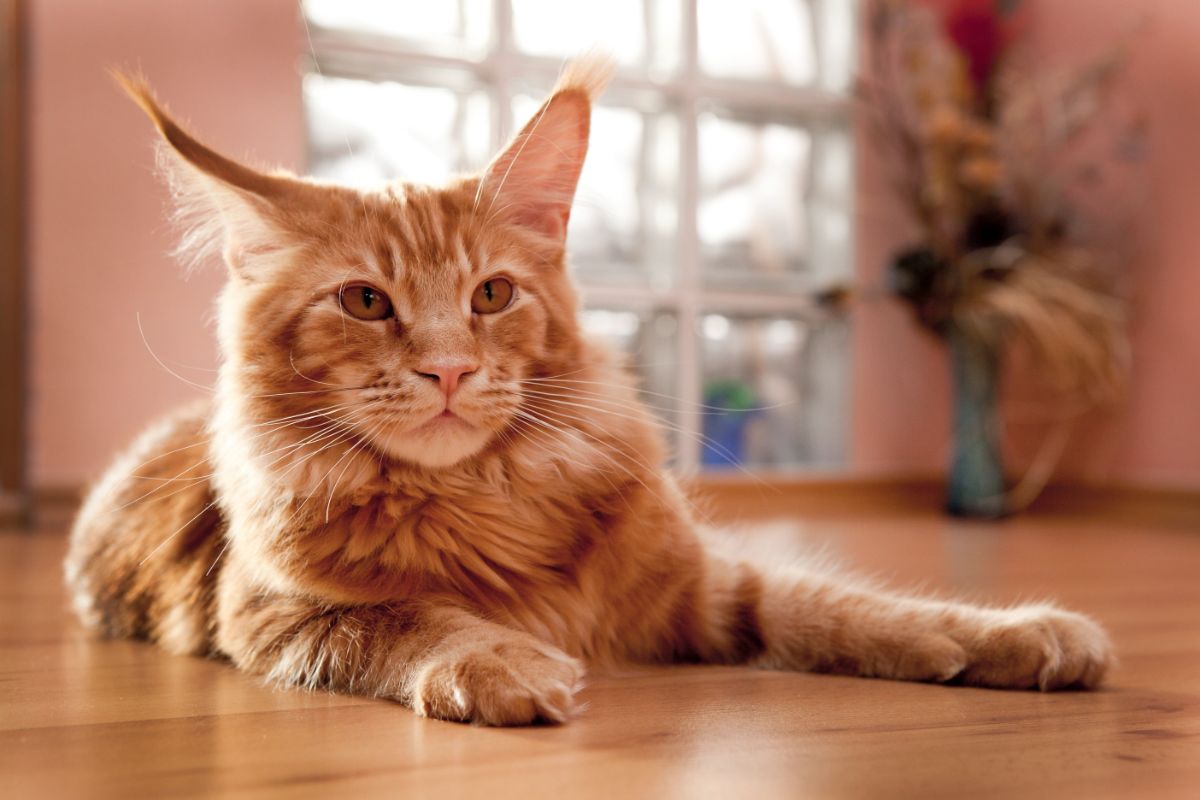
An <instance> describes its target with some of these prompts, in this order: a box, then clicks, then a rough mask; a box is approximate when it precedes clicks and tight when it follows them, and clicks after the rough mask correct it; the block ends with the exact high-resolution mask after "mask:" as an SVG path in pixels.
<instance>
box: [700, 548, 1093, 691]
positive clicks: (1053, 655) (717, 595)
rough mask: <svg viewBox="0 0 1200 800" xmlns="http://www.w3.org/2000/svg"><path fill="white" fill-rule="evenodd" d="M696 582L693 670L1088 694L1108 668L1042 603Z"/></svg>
mask: <svg viewBox="0 0 1200 800" xmlns="http://www.w3.org/2000/svg"><path fill="white" fill-rule="evenodd" d="M702 582H703V588H702V589H701V590H700V591H698V592H695V593H694V594H693V595H692V596H693V597H696V598H698V600H697V602H696V604H695V609H694V621H695V622H694V624H693V625H692V626H691V627H692V629H693V630H695V631H696V633H695V634H694V635H693V636H692V639H691V641H690V642H689V644H690V645H691V649H693V650H694V655H696V656H699V657H700V658H702V659H704V660H710V661H719V662H726V663H746V662H749V663H756V664H759V665H762V666H766V667H771V668H778V669H794V670H804V671H814V672H833V673H839V674H846V675H862V676H868V677H877V678H893V679H897V680H914V681H939V682H945V681H950V680H958V681H961V682H963V683H966V684H969V685H973V686H991V687H998V688H1013V689H1026V688H1032V687H1037V688H1040V689H1042V690H1051V689H1059V688H1064V687H1068V686H1079V687H1084V688H1089V687H1093V686H1096V685H1097V684H1099V682H1100V681H1101V679H1102V678H1103V677H1104V673H1105V671H1106V670H1107V668H1108V666H1109V665H1110V663H1111V662H1112V646H1111V644H1110V642H1109V639H1108V636H1107V635H1106V634H1105V633H1104V631H1103V629H1101V628H1100V626H1099V625H1097V624H1096V623H1095V622H1093V621H1092V620H1090V619H1088V618H1087V617H1085V616H1083V615H1081V614H1075V613H1072V612H1069V611H1063V610H1061V609H1058V608H1055V607H1054V606H1051V605H1046V604H1039V605H1027V606H1019V607H1016V608H1010V609H996V608H983V607H977V606H971V605H966V604H961V603H950V602H941V601H934V600H924V599H917V598H912V597H904V596H901V595H897V594H891V593H888V592H882V591H878V590H875V589H873V588H870V587H867V586H864V585H861V584H856V583H854V582H853V581H847V580H841V579H838V578H834V577H829V576H821V575H819V574H812V573H806V572H795V573H791V574H788V573H772V574H764V573H762V572H760V571H759V570H757V569H756V568H754V567H752V566H750V565H747V564H741V563H730V562H727V561H723V560H720V559H717V558H710V559H709V560H708V561H707V564H706V570H705V571H704V577H703V579H702Z"/></svg>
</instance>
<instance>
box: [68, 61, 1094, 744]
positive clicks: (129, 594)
mask: <svg viewBox="0 0 1200 800" xmlns="http://www.w3.org/2000/svg"><path fill="white" fill-rule="evenodd" d="M608 71H609V68H608V67H607V66H606V64H605V63H604V62H603V61H601V60H598V59H582V60H578V61H576V62H573V63H571V64H570V65H568V67H567V68H566V69H565V71H564V72H563V74H562V77H561V79H560V80H559V82H558V85H557V86H556V88H555V89H554V91H553V92H552V94H551V95H550V97H549V98H548V99H547V100H546V101H545V103H544V104H543V105H542V106H541V108H540V110H539V111H538V112H537V114H536V115H535V116H534V117H533V119H531V120H530V121H529V122H528V124H526V125H525V127H524V129H522V131H521V132H520V133H519V134H518V135H517V136H516V138H515V139H513V141H512V143H511V144H510V145H509V146H508V147H507V149H505V150H504V151H503V152H502V153H500V155H498V156H497V157H496V159H495V160H494V161H493V162H492V163H491V164H490V165H489V166H488V167H487V168H486V169H485V170H483V172H481V173H480V174H478V175H473V176H470V177H463V178H459V179H456V180H453V181H451V182H450V183H448V184H447V185H445V186H441V187H429V186H417V185H411V184H404V183H394V184H391V185H389V186H387V187H386V188H382V189H379V190H376V191H357V190H353V189H349V188H343V187H340V186H335V185H329V184H325V183H318V182H315V181H311V180H305V179H301V178H297V177H295V176H293V175H290V174H286V173H281V172H274V173H263V172H259V171H255V170H253V169H250V168H248V167H246V166H243V165H242V164H239V163H236V162H234V161H232V160H230V159H228V158H226V157H224V156H222V155H220V154H218V153H216V152H214V151H213V150H211V149H209V148H208V147H206V146H205V145H203V144H201V143H200V142H199V141H197V140H196V139H195V138H193V137H192V136H191V135H190V134H189V133H187V132H186V131H185V130H184V129H183V128H181V127H180V126H179V125H178V124H176V123H175V122H174V121H173V120H172V119H171V118H170V117H169V116H168V115H167V113H166V112H165V111H164V110H163V109H162V108H161V107H160V106H159V105H158V103H157V102H156V101H155V99H154V98H153V96H152V94H151V92H150V90H149V89H148V88H147V87H146V85H144V84H143V83H142V82H140V81H136V80H131V79H125V81H124V83H125V88H126V90H127V91H128V92H129V93H130V95H132V97H133V98H134V99H135V100H136V101H137V102H138V103H139V104H140V105H141V107H142V109H143V110H144V111H145V112H146V113H147V114H148V115H149V116H150V118H151V120H152V121H153V122H154V124H155V125H156V127H157V129H158V131H159V133H160V134H161V135H162V138H163V140H164V144H163V145H162V147H161V151H162V160H163V165H164V167H165V169H166V172H167V174H168V175H169V177H170V181H171V186H172V188H173V190H174V194H175V198H176V201H177V204H178V208H179V210H180V214H181V215H182V217H183V219H184V222H185V223H186V224H187V226H188V227H187V233H186V235H185V238H184V249H185V252H186V253H187V254H188V255H190V256H191V257H193V258H198V257H202V256H204V255H206V254H207V253H209V252H212V251H219V252H220V253H221V254H222V256H223V258H224V261H225V263H226V264H227V265H228V281H227V283H226V285H225V287H224V290H223V292H222V294H221V296H220V301H219V336H220V344H221V351H222V356H223V361H222V363H221V367H220V372H219V376H218V380H217V387H216V392H215V396H214V397H213V399H212V400H211V401H210V402H204V403H201V404H198V405H196V406H194V407H192V408H188V409H185V410H182V411H180V412H179V413H177V414H175V415H174V416H172V417H170V418H169V419H167V420H165V421H163V422H161V423H159V424H157V425H155V426H154V427H152V428H150V429H149V430H148V431H147V432H146V433H144V434H143V435H142V436H141V438H140V439H138V440H137V442H136V443H135V444H134V445H133V446H132V447H131V448H130V449H129V450H128V451H127V452H126V453H125V454H124V455H122V456H121V457H120V458H119V459H118V460H117V461H116V463H115V464H114V465H112V467H110V469H109V470H108V472H107V474H106V475H105V476H104V477H103V479H102V480H101V481H100V482H99V483H98V484H97V485H96V486H95V488H94V489H93V490H92V492H91V494H90V496H89V497H88V498H87V501H86V503H85V504H84V506H83V508H82V510H81V512H80V514H79V517H78V520H77V522H76V524H75V527H74V531H73V533H72V537H71V545H70V553H69V555H68V558H67V579H68V583H69V586H70V588H71V590H72V592H73V597H74V604H75V607H76V609H77V611H78V614H79V616H80V617H81V619H82V620H83V621H84V622H85V623H86V624H87V625H88V626H91V627H93V628H96V629H99V630H100V631H103V632H104V633H106V634H108V635H112V636H129V637H144V638H147V639H150V640H153V641H155V642H157V643H159V644H160V645H162V646H163V647H165V648H166V649H168V650H170V651H173V652H176V653H192V654H197V655H210V656H218V657H224V658H228V659H229V660H230V661H232V662H233V663H234V664H236V665H237V666H238V667H240V668H242V669H244V670H248V671H250V672H252V673H256V674H259V675H262V676H265V677H267V678H269V679H272V680H274V681H278V682H280V683H283V684H290V685H301V686H308V687H326V688H328V689H332V690H335V691H343V692H356V693H362V694H367V695H374V696H379V697H385V698H391V699H394V700H398V701H400V702H402V703H404V704H406V705H408V706H410V707H412V708H413V709H414V710H416V711H417V713H419V714H424V715H428V716H431V717H439V718H443V719H451V720H471V721H476V722H482V723H490V724H496V725H503V724H521V723H528V722H532V721H535V720H548V721H556V722H561V721H563V720H566V719H568V718H569V717H570V716H571V714H572V708H573V697H574V695H575V692H576V690H577V687H578V686H579V683H580V680H581V678H582V677H583V674H584V665H585V664H586V663H596V664H605V663H614V662H668V661H691V662H695V661H702V662H718V663H725V664H752V665H758V666H762V667H770V668H777V669H793V670H816V671H823V672H836V673H842V674H853V675H864V676H874V677H880V678H895V679H902V680H917V681H950V680H956V681H959V682H962V683H966V684H971V685H979V686H994V687H1011V688H1026V687H1038V688H1041V689H1057V688H1060V687H1064V686H1069V685H1076V686H1082V687H1091V686H1095V685H1096V684H1097V683H1098V682H1099V681H1100V680H1101V678H1102V676H1103V675H1104V672H1105V669H1106V667H1107V666H1108V664H1109V661H1110V645H1109V643H1108V640H1107V638H1106V636H1105V634H1104V632H1103V631H1102V630H1101V629H1100V628H1099V627H1098V626H1097V625H1096V624H1095V623H1093V622H1092V621H1090V620H1089V619H1088V618H1086V617H1083V616H1080V615H1078V614H1074V613H1070V612H1066V611H1062V610H1059V609H1057V608H1055V607H1053V606H1050V605H1036V606H1022V607H1016V608H1008V609H994V608H981V607H973V606H968V605H963V604H957V603H952V602H941V601H935V600H929V599H917V598H909V597H904V596H899V595H895V594H890V593H886V592H881V591H879V590H876V589H874V588H869V587H866V586H865V585H863V584H860V583H857V582H855V581H852V580H847V579H845V578H841V577H836V576H833V575H826V574H820V573H813V572H806V571H803V570H799V569H797V570H792V571H788V570H779V571H775V572H764V571H762V570H760V569H758V568H757V567H754V566H752V565H750V564H749V563H742V562H739V561H738V560H737V559H733V558H729V557H727V556H722V555H718V554H717V552H716V551H715V550H709V549H707V548H706V546H705V544H704V541H703V538H702V535H701V532H700V531H699V530H698V526H697V523H696V521H695V520H694V519H693V517H692V514H691V513H690V507H689V504H688V502H687V500H686V498H685V497H684V496H683V495H682V494H681V492H680V490H679V489H678V488H677V487H676V484H675V482H674V481H673V480H672V478H671V476H670V475H669V474H668V473H667V472H665V471H664V470H663V469H662V468H660V466H659V465H660V464H661V463H662V462H663V451H664V443H663V438H662V436H661V435H660V434H659V432H658V430H657V428H656V425H655V423H654V421H653V418H652V417H651V415H650V414H649V413H648V412H647V411H646V410H645V409H644V408H643V407H642V406H640V405H639V402H638V398H637V392H636V390H635V387H634V383H633V380H632V378H631V377H630V376H629V374H628V373H627V372H626V370H625V369H624V368H623V367H622V365H621V362H620V360H619V359H617V358H616V357H614V355H613V354H612V353H610V352H609V351H608V350H607V349H606V348H605V347H603V346H602V345H600V344H597V343H596V342H593V341H590V340H588V339H587V338H586V337H585V336H584V335H583V334H582V332H581V331H580V329H579V325H578V323H577V318H576V315H577V311H578V300H577V297H576V292H575V288H574V286H573V285H572V282H571V279H570V277H569V275H568V271H567V266H566V264H565V254H564V239H565V235H566V229H567V221H568V218H569V216H570V212H571V203H572V199H573V195H574V191H575V185H576V182H577V179H578V177H579V173H580V169H581V168H582V165H583V160H584V154H585V152H586V150H587V144H588V127H589V118H590V108H591V101H592V98H593V97H594V96H595V94H596V93H597V92H598V91H599V90H600V89H601V88H602V86H603V84H604V83H605V82H606V80H607V76H608Z"/></svg>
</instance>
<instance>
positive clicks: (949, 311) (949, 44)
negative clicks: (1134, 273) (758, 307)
mask: <svg viewBox="0 0 1200 800" xmlns="http://www.w3.org/2000/svg"><path fill="white" fill-rule="evenodd" d="M866 13H867V18H866V26H867V30H866V46H867V58H868V64H869V72H868V75H867V76H866V77H864V78H863V79H862V80H861V81H860V85H859V92H860V96H861V98H862V99H863V100H864V101H865V103H864V106H865V109H864V110H865V112H866V115H867V118H868V120H869V122H870V124H871V125H872V126H873V130H874V132H875V133H877V134H878V136H879V139H880V141H881V142H882V143H883V144H884V145H885V146H886V147H887V148H888V152H889V156H890V159H889V160H890V162H891V165H892V167H894V168H895V186H896V188H897V190H898V192H899V195H900V197H901V200H902V202H903V203H904V205H905V206H906V208H907V209H908V210H909V211H910V212H911V214H912V216H913V218H914V219H915V221H916V222H917V223H918V226H919V229H920V234H921V241H920V243H919V244H918V245H917V246H915V247H913V248H911V249H909V250H907V251H905V252H903V253H900V254H899V255H898V256H897V257H896V259H895V261H894V263H893V264H892V265H891V268H890V271H889V288H890V289H891V291H892V292H893V293H894V294H896V295H897V296H899V297H900V298H901V299H903V300H904V301H906V302H907V303H908V304H909V305H910V306H911V308H912V310H913V312H914V314H915V317H916V319H917V320H918V322H919V323H920V324H921V325H922V326H923V327H924V328H926V329H928V330H929V331H931V332H933V333H934V334H936V335H937V336H939V337H941V338H943V339H944V340H946V341H947V343H948V345H949V348H950V353H951V358H952V363H953V367H954V378H955V390H956V399H955V416H956V423H955V453H954V458H953V462H952V464H951V472H950V486H949V498H948V504H947V506H948V510H949V511H951V512H952V513H957V514H963V515H970V516H983V517H996V516H1001V515H1004V514H1006V513H1009V512H1011V511H1012V510H1014V509H1015V507H1017V506H1018V505H1021V504H1024V503H1026V502H1028V500H1031V499H1032V495H1034V494H1036V492H1037V491H1039V490H1040V488H1041V486H1042V485H1044V480H1045V478H1046V477H1047V476H1048V474H1049V472H1050V469H1052V465H1051V467H1050V469H1047V468H1046V465H1045V464H1043V465H1041V466H1039V467H1038V468H1037V469H1035V470H1031V475H1032V474H1034V473H1035V472H1036V474H1037V477H1038V480H1036V481H1035V482H1034V483H1035V487H1034V488H1033V490H1032V491H1029V488H1030V487H1029V485H1026V486H1024V487H1023V488H1024V491H1023V492H1022V493H1021V494H1022V496H1021V497H1014V495H1013V494H1012V493H1007V492H1006V491H1005V485H1004V475H1003V471H1002V469H1001V464H1000V457H999V449H998V441H997V440H998V434H997V431H998V422H997V415H996V410H995V394H996V383H997V376H998V370H999V365H1000V361H1001V356H1002V354H1003V352H1004V350H1005V348H1006V347H1007V346H1008V345H1009V344H1010V343H1011V344H1017V345H1021V346H1024V347H1025V348H1026V349H1027V350H1028V351H1029V354H1030V356H1031V357H1032V359H1033V360H1034V362H1035V363H1036V365H1037V367H1038V369H1037V373H1038V376H1039V377H1040V378H1044V379H1045V380H1046V382H1047V386H1046V388H1047V389H1048V390H1049V394H1051V395H1053V396H1054V397H1056V398H1059V399H1063V398H1071V399H1072V400H1074V401H1075V402H1076V403H1078V401H1080V400H1083V401H1086V402H1087V403H1089V404H1095V403H1106V402H1110V401H1112V400H1114V399H1116V398H1117V397H1118V396H1119V395H1120V393H1121V390H1122V386H1123V383H1124V377H1125V372H1126V365H1127V363H1128V355H1127V353H1128V344H1127V340H1126V326H1125V317H1126V314H1125V305H1124V303H1123V301H1122V299H1121V296H1120V294H1119V292H1118V282H1117V270H1116V269H1114V267H1118V266H1119V265H1120V264H1121V262H1122V261H1123V259H1121V258H1119V257H1114V256H1115V253H1114V251H1113V250H1112V249H1111V247H1109V246H1106V245H1103V244H1101V243H1100V242H1099V241H1098V240H1097V239H1095V238H1094V237H1091V235H1090V234H1091V233H1093V232H1094V230H1095V229H1092V231H1089V229H1088V228H1087V225H1086V223H1087V222H1088V221H1089V220H1086V219H1084V218H1083V217H1084V216H1085V215H1083V214H1081V213H1080V210H1079V203H1078V202H1077V201H1078V193H1079V191H1080V188H1081V186H1080V183H1081V176H1086V179H1087V180H1092V181H1094V180H1097V179H1098V177H1097V176H1098V175H1099V173H1100V172H1101V171H1103V170H1105V169H1109V168H1113V167H1119V166H1120V165H1121V164H1123V163H1128V161H1129V160H1131V159H1136V157H1137V156H1138V154H1139V152H1140V150H1141V147H1140V142H1141V140H1142V126H1141V125H1140V124H1138V123H1136V122H1133V123H1129V124H1128V125H1124V126H1122V130H1121V131H1120V132H1119V133H1118V134H1117V135H1116V136H1114V137H1113V140H1114V142H1115V145H1116V146H1115V147H1114V148H1107V149H1108V150H1111V152H1105V153H1103V154H1101V155H1100V156H1096V155H1095V154H1094V153H1092V154H1091V155H1090V157H1089V158H1085V159H1084V160H1083V161H1082V162H1081V161H1080V159H1079V157H1078V154H1077V153H1075V152H1073V151H1074V150H1077V149H1078V148H1077V147H1076V145H1077V143H1078V141H1079V140H1080V139H1081V138H1083V135H1084V134H1085V133H1086V132H1087V131H1088V129H1089V128H1090V127H1092V126H1094V125H1095V123H1096V121H1097V120H1098V119H1100V118H1101V115H1100V111H1101V109H1102V108H1103V107H1104V105H1105V103H1104V101H1105V99H1106V97H1107V95H1108V94H1109V89H1110V88H1111V87H1112V85H1113V82H1114V78H1115V77H1116V76H1117V74H1118V73H1119V71H1120V67H1121V65H1122V63H1123V60H1124V53H1123V52H1122V50H1121V49H1116V50H1114V51H1113V52H1110V53H1108V54H1105V55H1104V56H1103V57H1101V58H1099V59H1097V60H1096V61H1095V62H1093V63H1090V64H1088V65H1086V66H1084V67H1083V68H1081V69H1079V70H1076V71H1073V72H1070V73H1063V74H1046V73H1045V72H1044V71H1039V70H1036V69H1034V68H1033V66H1032V64H1031V60H1030V59H1023V58H1022V48H1021V47H1020V44H1021V42H1022V39H1023V38H1024V36H1025V33H1026V30H1027V16H1026V9H1024V8H1023V7H1022V4H1021V2H1020V0H957V1H955V0H940V1H939V2H934V1H933V0H924V1H922V0H869V2H868V3H867V8H866ZM1105 124H1106V125H1111V124H1112V121H1111V120H1108V119H1106V120H1105ZM1108 132H1109V133H1112V130H1111V129H1109V130H1108ZM1091 222H1095V220H1091ZM1104 222H1105V223H1106V224H1110V230H1111V223H1113V220H1104ZM1063 441H1065V440H1063ZM1055 449H1056V448H1049V449H1048V451H1054V450H1055ZM1057 450H1058V452H1061V448H1057ZM1050 458H1051V460H1056V459H1057V454H1056V453H1053V452H1051V455H1050Z"/></svg>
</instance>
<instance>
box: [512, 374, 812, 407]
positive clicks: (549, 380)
mask: <svg viewBox="0 0 1200 800" xmlns="http://www.w3.org/2000/svg"><path fill="white" fill-rule="evenodd" d="M523 382H524V383H542V384H560V383H561V384H586V385H590V386H603V387H605V388H610V389H624V388H626V387H625V386H623V385H622V384H619V383H607V382H605V381H585V380H559V379H553V378H525V379H524V380H523ZM564 388H568V389H569V388H571V387H569V386H567V387H564ZM572 391H578V392H580V393H584V392H585V390H583V389H579V390H574V389H572ZM635 391H637V392H638V394H642V395H649V396H651V397H661V398H663V399H666V400H673V401H676V402H678V403H681V404H683V405H687V406H691V407H693V408H699V409H704V410H706V411H712V412H714V413H718V414H738V413H744V412H749V411H774V410H775V409H779V408H788V407H790V406H794V405H796V403H795V402H786V403H774V404H772V405H768V406H751V407H748V408H723V407H721V406H712V405H707V404H705V403H697V402H695V401H691V400H686V399H684V398H682V397H676V396H675V395H670V394H664V393H663V392H652V391H649V390H647V389H641V388H637V389H635ZM587 393H588V394H594V395H597V396H607V395H603V393H600V392H587ZM651 407H652V408H657V406H651ZM665 410H674V409H665ZM692 413H695V412H692Z"/></svg>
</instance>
